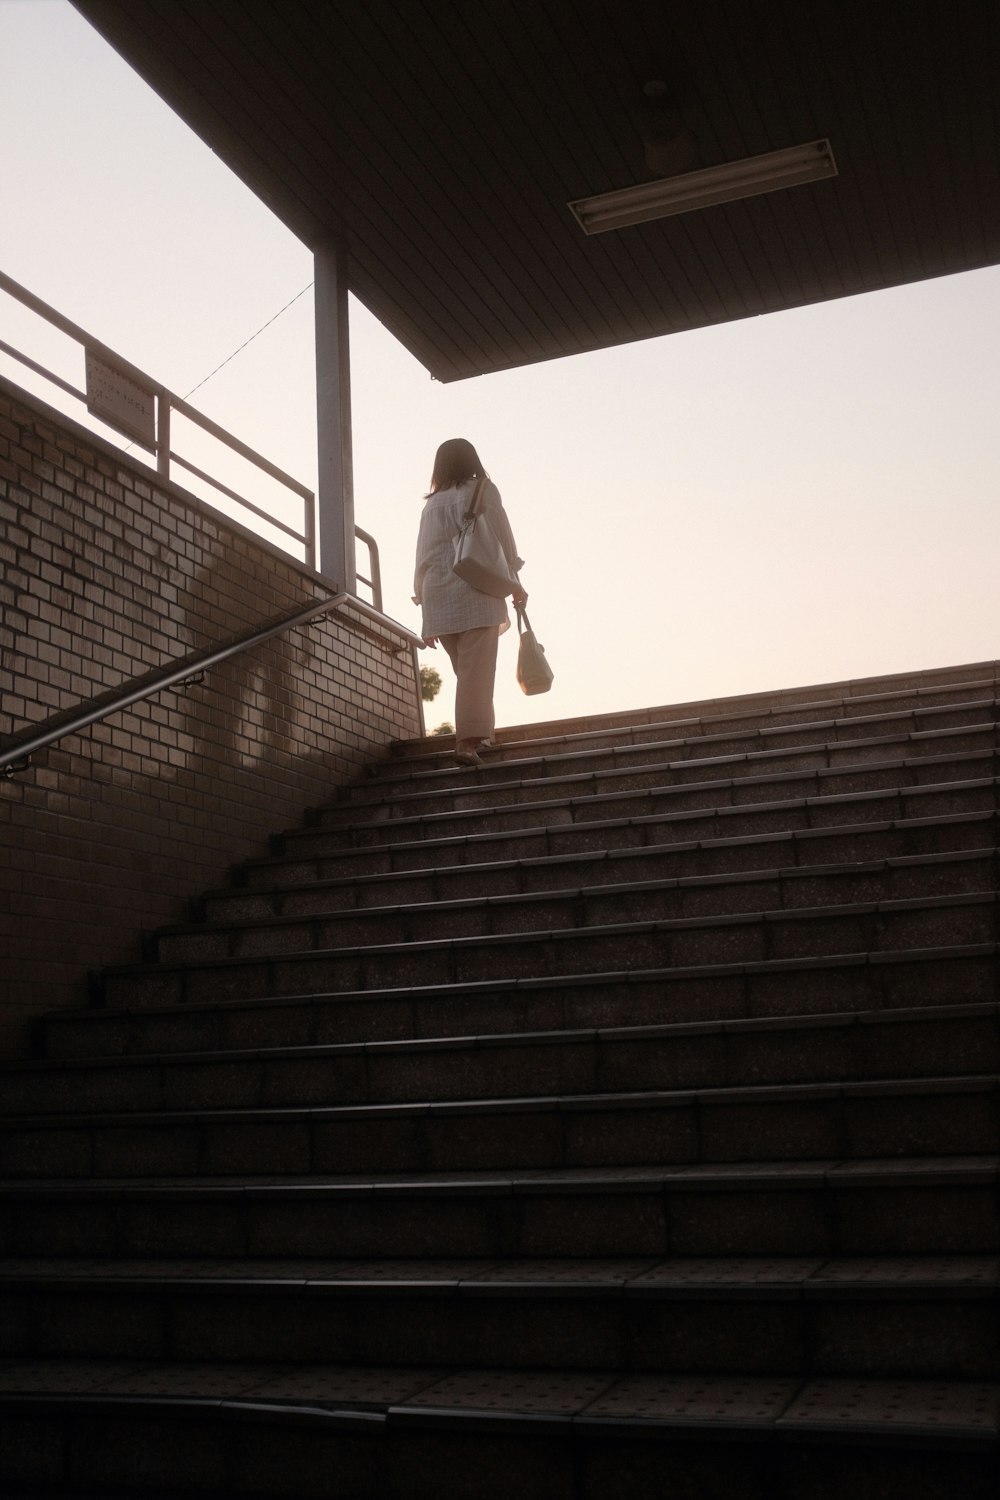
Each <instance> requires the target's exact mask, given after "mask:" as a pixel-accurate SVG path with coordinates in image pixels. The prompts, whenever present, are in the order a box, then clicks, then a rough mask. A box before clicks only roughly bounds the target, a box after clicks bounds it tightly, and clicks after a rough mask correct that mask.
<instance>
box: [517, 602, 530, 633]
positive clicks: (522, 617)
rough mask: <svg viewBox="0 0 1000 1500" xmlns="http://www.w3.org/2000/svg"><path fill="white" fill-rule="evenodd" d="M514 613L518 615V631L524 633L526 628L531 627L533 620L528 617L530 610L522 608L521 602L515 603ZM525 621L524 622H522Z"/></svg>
mask: <svg viewBox="0 0 1000 1500" xmlns="http://www.w3.org/2000/svg"><path fill="white" fill-rule="evenodd" d="M514 613H515V614H516V615H517V633H518V635H523V634H524V632H525V631H526V630H530V629H531V621H530V620H529V619H528V611H527V610H526V609H522V608H521V606H520V605H519V604H515V605H514ZM522 621H523V622H524V623H523V624H522V623H521V622H522Z"/></svg>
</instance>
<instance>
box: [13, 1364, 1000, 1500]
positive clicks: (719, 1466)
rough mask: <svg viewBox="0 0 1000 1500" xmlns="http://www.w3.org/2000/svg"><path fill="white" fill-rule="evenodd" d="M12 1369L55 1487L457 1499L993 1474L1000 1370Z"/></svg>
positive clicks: (49, 1485) (795, 1493) (193, 1499)
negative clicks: (988, 1374) (960, 1373)
mask: <svg viewBox="0 0 1000 1500" xmlns="http://www.w3.org/2000/svg"><path fill="white" fill-rule="evenodd" d="M69 1378H74V1379H75V1380H76V1381H78V1383H79V1385H80V1387H81V1391H80V1393H79V1394H78V1395H76V1396H71V1395H67V1394H65V1391H66V1382H67V1380H68V1379H69ZM0 1380H2V1382H3V1384H4V1385H5V1386H6V1387H7V1389H8V1390H10V1394H9V1395H6V1396H4V1397H3V1398H2V1402H0V1413H2V1415H3V1417H4V1418H6V1419H7V1420H6V1421H5V1422H4V1430H5V1431H6V1432H9V1433H11V1436H10V1438H9V1439H8V1440H7V1442H6V1443H5V1445H4V1451H3V1456H2V1461H3V1465H4V1470H5V1472H6V1475H7V1477H8V1479H9V1480H10V1482H11V1484H12V1485H22V1486H23V1485H28V1486H29V1487H30V1488H33V1489H34V1490H35V1494H36V1495H37V1494H38V1493H39V1487H42V1489H43V1491H44V1493H45V1494H46V1495H47V1496H48V1497H50V1500H53V1497H58V1500H70V1495H71V1496H72V1500H98V1497H99V1500H105V1497H106V1496H109V1495H111V1494H125V1495H128V1496H131V1497H133V1500H134V1497H135V1496H136V1495H138V1494H140V1493H141V1494H144V1495H146V1494H153V1495H157V1496H160V1497H163V1496H165V1495H167V1496H169V1497H170V1500H179V1497H180V1496H181V1495H183V1496H184V1497H185V1500H207V1497H208V1496H209V1495H211V1496H219V1495H223V1494H225V1495H227V1496H233V1497H234V1500H249V1497H250V1496H254V1497H258V1500H260V1497H262V1496H270V1497H272V1500H362V1497H364V1500H369V1497H374V1496H377V1497H379V1500H440V1496H441V1495H442V1493H443V1492H442V1489H441V1484H442V1476H443V1475H447V1495H448V1497H449V1500H509V1496H510V1495H511V1494H519V1495H522V1496H524V1497H525V1500H620V1497H621V1496H622V1495H623V1494H627V1495H628V1496H629V1497H630V1500H662V1497H663V1495H664V1494H669V1495H672V1496H677V1497H679V1500H685V1497H687V1500H695V1497H697V1500H708V1497H723V1496H724V1497H726V1500H833V1497H835V1496H844V1495H858V1496H864V1497H867V1496H871V1497H874V1496H875V1495H878V1496H879V1497H880V1500H953V1497H954V1496H956V1495H961V1497H962V1500H993V1496H994V1495H995V1490H996V1465H997V1451H998V1430H997V1416H996V1410H997V1395H998V1387H997V1385H996V1383H995V1382H991V1381H960V1382H942V1381H921V1380H899V1379H888V1380H886V1379H882V1380H865V1379H857V1378H848V1379H837V1378H821V1379H815V1380H802V1379H801V1378H798V1377H796V1376H794V1375H791V1376H787V1375H777V1376H773V1375H768V1376H758V1377H733V1376H727V1375H720V1376H712V1375H704V1374H701V1373H695V1374H687V1373H685V1374H679V1375H671V1376H663V1375H659V1374H657V1375H624V1376H619V1377H616V1376H615V1375H614V1373H613V1372H610V1371H608V1372H602V1373H600V1374H598V1373H597V1372H594V1373H589V1372H587V1373H584V1372H551V1371H546V1372H534V1373H533V1372H512V1371H505V1370H497V1369H493V1368H485V1369H484V1368H482V1367H481V1366H477V1367H473V1368H471V1369H467V1370H463V1371H462V1372H460V1373H458V1374H448V1373H446V1372H441V1371H435V1370H433V1369H432V1368H428V1367H426V1366H425V1367H416V1368H410V1367H406V1366H403V1367H389V1368H386V1367H382V1368H377V1369H369V1368H365V1367H362V1368H357V1367H353V1366H336V1365H330V1364H319V1365H316V1366H312V1367H310V1368H309V1369H307V1370H304V1371H303V1372H302V1373H301V1374H299V1375H295V1374H291V1375H289V1374H288V1373H287V1372H285V1371H283V1370H282V1369H281V1367H280V1366H278V1367H275V1366H274V1365H273V1364H267V1363H265V1364H262V1365H257V1366H252V1365H237V1366H233V1365H227V1364H214V1365H213V1364H205V1365H200V1366H194V1367H192V1366H191V1365H190V1364H182V1365H177V1364H166V1365H162V1366H157V1367H155V1368H151V1367H149V1366H148V1365H144V1364H143V1363H142V1362H141V1361H139V1362H136V1361H132V1362H121V1361H119V1362H116V1361H83V1360H81V1361H74V1362H72V1364H69V1365H67V1364H66V1363H65V1362H60V1361H37V1362H34V1363H31V1364H24V1363H21V1364H17V1363H16V1362H15V1363H7V1364H5V1365H4V1366H2V1367H0ZM18 1387H23V1388H24V1389H18ZM365 1398H367V1399H365ZM581 1476H584V1478H585V1482H584V1483H583V1484H582V1485H581ZM623 1480H624V1481H625V1482H626V1483H627V1490H623V1489H622V1482H623ZM67 1484H71V1485H72V1486H73V1488H72V1491H71V1492H69V1491H67V1490H66V1488H65V1486H66V1485H67ZM206 1484H208V1485H210V1488H209V1489H206V1488H204V1486H205V1485H206ZM164 1486H169V1487H171V1488H169V1489H167V1490H165V1489H164ZM81 1487H86V1488H81ZM22 1493H23V1492H19V1491H15V1490H8V1494H9V1495H10V1497H11V1500H22Z"/></svg>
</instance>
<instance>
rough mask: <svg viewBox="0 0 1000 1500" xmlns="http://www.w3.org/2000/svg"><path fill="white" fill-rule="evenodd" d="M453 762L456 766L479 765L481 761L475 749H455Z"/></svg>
mask: <svg viewBox="0 0 1000 1500" xmlns="http://www.w3.org/2000/svg"><path fill="white" fill-rule="evenodd" d="M455 764H456V766H481V765H482V761H481V760H480V759H479V756H478V755H477V754H476V752H475V750H456V751H455Z"/></svg>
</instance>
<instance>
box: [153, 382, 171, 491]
mask: <svg viewBox="0 0 1000 1500" xmlns="http://www.w3.org/2000/svg"><path fill="white" fill-rule="evenodd" d="M156 472H157V474H159V476H160V478H161V479H169V478H170V392H169V391H166V390H163V389H162V388H161V389H160V390H159V391H157V393H156Z"/></svg>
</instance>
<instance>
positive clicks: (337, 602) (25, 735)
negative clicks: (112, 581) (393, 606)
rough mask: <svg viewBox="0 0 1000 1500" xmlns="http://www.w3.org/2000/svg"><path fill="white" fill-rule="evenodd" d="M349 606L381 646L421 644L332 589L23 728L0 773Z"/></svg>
mask: <svg viewBox="0 0 1000 1500" xmlns="http://www.w3.org/2000/svg"><path fill="white" fill-rule="evenodd" d="M345 606H350V608H351V609H352V610H356V611H357V612H358V613H359V614H361V615H362V616H364V617H365V619H364V620H351V621H350V624H351V626H352V628H353V629H355V630H359V631H360V632H361V634H362V635H367V636H369V637H370V638H371V639H373V640H376V641H378V643H379V644H380V645H381V646H384V647H385V648H386V649H387V650H390V651H392V652H393V653H394V654H396V655H401V654H402V652H403V651H404V650H406V649H407V647H409V648H410V649H411V650H413V649H414V648H416V649H420V648H421V647H422V646H423V641H422V640H421V638H420V637H419V636H417V635H414V634H413V632H412V631H409V630H406V629H405V628H404V627H403V626H402V625H397V624H396V622H395V620H391V621H390V620H387V619H386V616H385V615H383V614H381V613H380V611H379V610H377V609H374V608H372V606H371V605H368V604H366V603H365V602H364V600H363V599H357V598H355V596H354V595H353V594H331V595H329V596H328V597H327V598H326V599H317V600H314V601H313V602H312V604H310V605H308V606H307V607H306V608H305V609H297V610H294V611H293V612H292V613H291V614H284V615H279V616H278V617H277V618H276V619H274V620H271V621H270V622H269V623H268V624H267V625H264V626H261V627H258V629H256V630H252V631H249V632H247V633H245V634H243V635H240V636H234V637H233V639H232V640H230V641H229V642H227V644H226V645H224V646H214V647H209V648H208V650H206V651H195V652H192V653H191V654H190V655H188V656H185V657H181V658H178V659H177V660H175V661H172V662H171V663H170V664H169V665H168V666H166V667H157V668H155V669H154V670H153V671H152V672H147V673H145V674H144V675H143V676H141V677H133V678H131V680H130V681H129V682H127V683H126V684H125V685H124V687H119V688H112V689H111V690H110V691H109V692H107V693H101V694H99V695H98V696H96V697H94V698H90V699H88V701H87V702H86V703H85V704H83V705H82V706H81V707H77V708H74V709H64V710H62V711H61V712H60V713H57V714H53V715H52V717H51V718H50V719H49V720H47V722H46V723H45V725H43V727H42V728H41V729H34V730H21V731H19V733H17V734H15V735H14V736H13V738H12V739H11V740H10V741H9V742H8V744H7V746H6V747H5V748H4V749H3V750H2V751H0V772H2V774H3V775H4V776H6V777H8V778H9V777H11V776H13V775H14V774H15V773H16V772H17V771H25V770H27V769H28V765H29V762H30V757H31V756H32V755H34V754H35V753H36V752H37V751H39V750H44V749H46V748H47V746H49V745H52V744H54V743H55V742H56V740H61V739H63V738H65V736H66V735H68V734H75V733H77V732H78V731H79V730H81V729H86V728H87V726H88V725H89V724H95V723H97V721H98V720H100V719H106V718H107V717H108V716H109V715H110V714H114V713H119V712H121V710H122V709H125V708H130V707H131V706H132V704H133V703H139V702H140V701H141V700H142V699H143V698H151V697H152V696H153V695H154V694H155V693H162V692H163V691H164V690H165V689H166V688H170V687H174V686H175V685H176V684H177V683H185V682H189V681H190V680H191V679H192V678H200V677H201V676H202V675H203V674H204V673H205V672H207V671H208V669H209V668H210V667H214V666H217V665H218V664H219V662H223V661H226V660H228V658H229V657H231V656H237V655H238V654H239V653H240V652H242V651H249V650H251V649H252V648H253V647H254V646H259V645H260V644H261V643H262V642H264V641H267V640H270V639H271V637H272V636H275V635H281V634H283V633H284V632H285V631H287V630H293V629H294V628H295V626H296V625H304V624H306V623H307V622H308V621H309V620H313V619H315V618H316V617H317V616H318V615H322V614H328V613H330V611H332V610H335V609H343V608H344V607H345ZM368 620H371V621H373V622H375V623H376V624H381V625H389V626H391V627H392V634H393V635H394V636H396V638H397V639H398V640H402V641H404V642H405V645H404V646H402V647H400V646H398V645H395V644H394V643H392V642H391V641H390V640H389V639H388V636H387V634H386V633H383V632H382V631H379V630H375V629H373V628H372V625H370V624H368V623H367V621H368Z"/></svg>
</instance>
